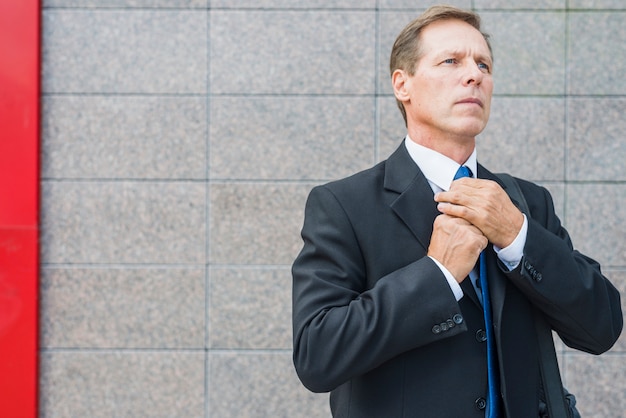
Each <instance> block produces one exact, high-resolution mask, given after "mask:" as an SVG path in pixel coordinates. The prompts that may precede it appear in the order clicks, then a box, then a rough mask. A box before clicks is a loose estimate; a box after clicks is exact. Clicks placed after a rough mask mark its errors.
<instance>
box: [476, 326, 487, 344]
mask: <svg viewBox="0 0 626 418" xmlns="http://www.w3.org/2000/svg"><path fill="white" fill-rule="evenodd" d="M476 341H478V342H479V343H484V342H485V341H487V333H486V332H485V330H484V329H479V330H478V331H476Z"/></svg>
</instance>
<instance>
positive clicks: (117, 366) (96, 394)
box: [39, 351, 205, 418]
mask: <svg viewBox="0 0 626 418" xmlns="http://www.w3.org/2000/svg"><path fill="white" fill-rule="evenodd" d="M40 366H41V369H40V377H39V383H40V385H39V388H40V411H41V412H40V414H41V415H40V416H41V417H42V418H48V417H50V418H51V417H55V418H65V417H90V418H100V417H102V418H109V417H154V418H157V417H163V418H166V417H167V418H170V417H198V418H200V417H204V416H205V411H204V394H205V384H204V380H205V379H204V376H205V373H204V370H205V355H204V353H203V352H189V351H187V352H176V351H171V352H168V351H156V352H155V351H95V352H84V351H44V352H43V353H42V354H41V356H40Z"/></svg>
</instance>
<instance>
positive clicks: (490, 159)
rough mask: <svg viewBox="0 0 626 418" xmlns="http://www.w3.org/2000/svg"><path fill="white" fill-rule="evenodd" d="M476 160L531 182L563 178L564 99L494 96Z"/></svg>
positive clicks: (478, 144) (478, 143) (496, 170)
mask: <svg viewBox="0 0 626 418" xmlns="http://www.w3.org/2000/svg"><path fill="white" fill-rule="evenodd" d="M476 146H477V148H478V160H479V161H480V162H481V163H482V164H483V165H485V166H486V167H487V168H489V169H490V170H491V171H494V172H502V171H504V172H509V173H511V174H513V175H515V176H517V177H522V178H526V179H529V180H534V181H546V180H552V181H554V180H563V177H564V171H565V167H564V164H565V103H564V100H563V99H556V98H555V99H551V98H531V97H528V98H524V97H516V98H510V97H494V98H493V100H492V104H491V117H490V120H489V124H488V125H487V128H486V129H485V131H483V133H482V134H481V135H480V136H479V137H478V139H477V141H476Z"/></svg>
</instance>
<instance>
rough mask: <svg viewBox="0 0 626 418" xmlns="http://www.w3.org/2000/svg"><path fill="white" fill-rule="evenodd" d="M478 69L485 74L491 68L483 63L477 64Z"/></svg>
mask: <svg viewBox="0 0 626 418" xmlns="http://www.w3.org/2000/svg"><path fill="white" fill-rule="evenodd" d="M478 68H480V69H481V71H485V72H490V71H491V68H490V67H489V65H487V64H485V63H484V62H479V63H478Z"/></svg>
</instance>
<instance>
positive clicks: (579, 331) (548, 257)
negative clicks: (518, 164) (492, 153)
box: [508, 181, 623, 354]
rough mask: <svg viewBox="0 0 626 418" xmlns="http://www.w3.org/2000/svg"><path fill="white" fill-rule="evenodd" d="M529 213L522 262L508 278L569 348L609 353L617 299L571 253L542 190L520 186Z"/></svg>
mask: <svg viewBox="0 0 626 418" xmlns="http://www.w3.org/2000/svg"><path fill="white" fill-rule="evenodd" d="M520 186H521V187H522V190H523V192H524V194H525V195H527V196H533V197H535V196H540V197H541V199H536V198H535V199H528V198H527V200H528V203H529V206H530V211H531V219H529V225H528V234H527V238H526V246H525V248H524V256H523V259H522V261H521V263H520V265H519V267H518V268H517V269H516V270H514V271H513V272H510V273H508V276H509V278H510V279H511V281H512V282H513V283H514V284H515V285H516V286H517V287H518V288H519V289H520V290H521V291H522V292H523V293H524V294H525V295H526V297H527V298H528V299H529V300H530V301H531V303H533V305H534V306H535V307H536V308H538V309H539V310H541V311H542V312H543V313H544V315H545V316H546V319H547V320H548V322H549V323H550V325H551V326H552V328H553V329H554V330H555V331H556V332H557V333H558V334H559V336H560V337H561V339H562V340H563V342H564V343H565V344H567V345H568V346H569V347H572V348H575V349H578V350H582V351H585V352H588V353H592V354H601V353H603V352H605V351H607V350H609V349H610V348H611V347H612V346H613V344H614V343H615V342H616V341H617V339H618V337H619V335H620V333H621V331H622V326H623V316H622V310H621V305H620V295H619V292H618V291H617V290H616V289H615V287H614V286H613V285H612V284H611V282H610V281H609V280H608V279H607V278H606V277H605V276H603V275H602V272H601V270H600V266H599V264H598V263H597V262H596V261H594V260H592V259H591V258H589V257H587V256H585V255H583V254H581V253H580V252H578V251H577V250H575V249H574V248H573V244H572V241H571V239H570V237H569V234H568V233H567V231H566V230H565V229H564V228H563V226H562V225H561V222H560V220H559V219H558V217H557V216H556V214H555V212H554V205H553V203H552V198H551V197H550V194H549V193H548V191H547V190H545V189H544V188H539V191H538V190H537V186H534V185H531V184H530V183H528V182H523V181H521V182H520Z"/></svg>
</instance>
